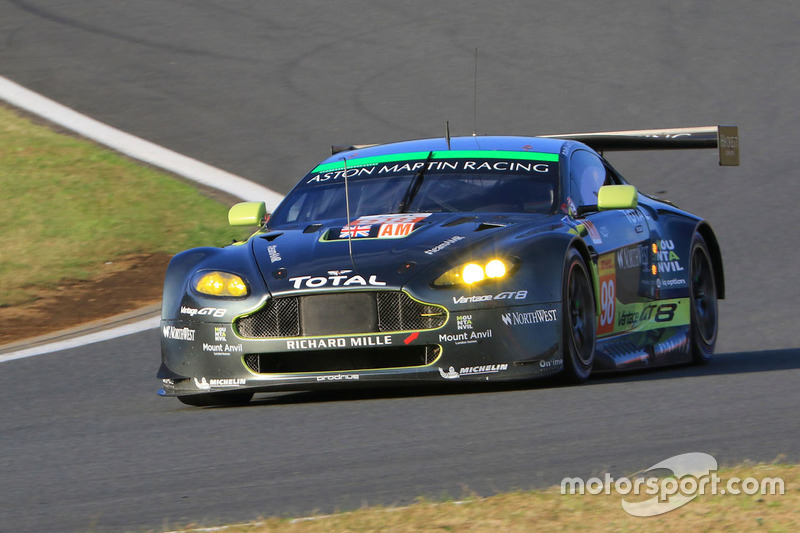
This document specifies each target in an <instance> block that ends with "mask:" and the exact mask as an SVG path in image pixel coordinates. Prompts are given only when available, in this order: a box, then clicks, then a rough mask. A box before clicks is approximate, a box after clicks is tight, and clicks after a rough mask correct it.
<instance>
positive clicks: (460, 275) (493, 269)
mask: <svg viewBox="0 0 800 533" xmlns="http://www.w3.org/2000/svg"><path fill="white" fill-rule="evenodd" d="M515 267H516V261H514V260H513V259H499V258H497V259H491V260H489V261H486V262H481V261H472V262H470V263H466V264H464V265H459V266H457V267H455V268H451V269H450V270H448V271H447V272H445V273H444V274H442V275H441V276H439V277H438V278H436V281H434V282H433V284H434V286H436V287H447V286H449V285H472V284H474V283H479V282H481V281H486V280H499V279H502V278H504V277H506V276H508V275H509V274H510V273H511V272H512V271H513V270H514V268H515Z"/></svg>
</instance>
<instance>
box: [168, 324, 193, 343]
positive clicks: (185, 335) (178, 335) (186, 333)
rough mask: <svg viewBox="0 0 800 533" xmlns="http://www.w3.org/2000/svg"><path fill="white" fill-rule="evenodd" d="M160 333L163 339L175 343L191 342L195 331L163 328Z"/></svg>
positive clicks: (170, 327)
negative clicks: (174, 341)
mask: <svg viewBox="0 0 800 533" xmlns="http://www.w3.org/2000/svg"><path fill="white" fill-rule="evenodd" d="M161 331H162V333H163V335H164V338H165V339H172V340H176V341H193V340H194V333H195V330H193V329H189V328H176V327H175V326H164V327H163V328H161Z"/></svg>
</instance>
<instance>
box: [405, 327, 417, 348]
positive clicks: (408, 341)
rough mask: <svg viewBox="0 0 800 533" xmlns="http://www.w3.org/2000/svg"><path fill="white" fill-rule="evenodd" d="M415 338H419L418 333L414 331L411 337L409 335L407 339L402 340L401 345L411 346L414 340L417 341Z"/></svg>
mask: <svg viewBox="0 0 800 533" xmlns="http://www.w3.org/2000/svg"><path fill="white" fill-rule="evenodd" d="M417 337H419V332H418V331H415V332H414V333H412V334H411V335H409V336H408V337H406V338H405V339H404V340H403V344H405V345H406V346H408V345H409V344H411V343H412V342H414V341H415V340H417Z"/></svg>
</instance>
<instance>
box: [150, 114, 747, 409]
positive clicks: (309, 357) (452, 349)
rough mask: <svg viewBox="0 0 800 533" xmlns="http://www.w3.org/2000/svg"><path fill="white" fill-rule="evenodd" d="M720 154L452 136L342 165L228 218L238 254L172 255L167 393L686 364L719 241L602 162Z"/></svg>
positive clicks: (245, 397)
mask: <svg viewBox="0 0 800 533" xmlns="http://www.w3.org/2000/svg"><path fill="white" fill-rule="evenodd" d="M662 148H717V149H718V150H719V153H720V163H721V164H738V132H737V130H736V128H735V127H721V126H720V127H710V128H689V129H677V130H660V131H632V132H604V133H595V134H574V135H555V136H547V137H477V136H472V137H458V138H452V139H450V138H441V139H426V140H415V141H407V142H399V143H393V144H386V145H377V146H360V147H350V148H347V149H343V150H342V151H337V153H335V154H334V155H333V156H332V157H330V158H328V159H327V160H325V161H323V162H322V163H320V164H319V165H317V166H316V167H315V168H314V169H313V170H312V171H311V172H310V173H309V174H308V175H306V176H305V177H304V178H303V179H302V180H300V182H299V183H298V184H297V186H295V188H294V189H292V191H291V192H290V193H289V194H288V195H287V196H286V198H285V199H284V200H283V202H282V203H281V204H280V206H279V207H278V208H277V209H276V210H275V212H274V213H272V214H271V216H265V215H266V212H265V211H266V210H265V206H264V203H263V202H245V203H242V204H237V205H235V206H233V207H232V208H231V210H230V213H229V221H230V223H231V224H233V225H257V226H260V228H259V229H258V230H257V231H256V232H255V233H254V234H253V235H252V236H251V237H250V238H249V239H248V240H247V241H245V242H238V243H235V244H233V245H231V246H227V247H225V248H212V247H209V248H196V249H192V250H188V251H186V252H183V253H180V254H178V255H176V256H175V257H174V258H173V260H172V262H171V263H170V266H169V269H168V271H167V275H166V281H165V284H164V299H163V307H162V322H161V329H162V338H161V341H162V358H163V363H162V365H161V368H160V370H159V372H158V377H159V378H160V379H161V380H162V383H163V388H162V389H161V391H160V394H162V395H165V396H177V397H178V399H180V400H181V401H182V402H184V403H187V404H190V405H212V404H231V403H242V402H247V401H249V400H250V398H251V397H252V395H253V393H255V392H266V391H274V390H305V389H312V388H320V387H321V388H325V387H334V386H337V385H344V384H347V385H348V386H352V385H355V384H361V385H371V386H381V385H387V384H397V383H419V384H422V383H428V384H430V383H452V382H476V381H481V382H485V381H496V380H512V379H529V378H535V377H543V376H550V375H555V374H559V375H561V376H562V377H563V378H565V379H567V380H568V381H572V382H580V381H583V380H585V379H586V378H588V377H589V375H590V373H592V372H605V371H615V370H626V369H634V368H642V367H652V366H657V365H666V364H675V363H681V362H690V361H694V362H697V363H705V362H706V361H708V359H709V357H710V356H711V354H712V352H713V350H714V344H715V341H716V336H717V299H719V298H723V297H724V292H725V284H724V277H723V268H722V259H721V255H720V251H719V246H718V243H717V238H716V237H715V235H714V232H713V230H712V229H711V227H710V226H709V224H708V223H707V222H705V221H704V220H703V219H702V218H700V217H697V216H695V215H691V214H689V213H686V212H684V211H682V210H680V209H678V208H677V207H675V206H674V205H673V204H671V203H669V202H666V201H664V200H658V199H655V198H652V197H650V196H646V195H644V194H642V193H640V192H639V191H637V190H636V188H635V187H634V186H633V185H630V184H628V182H627V181H626V180H625V179H623V178H622V176H620V175H619V173H618V172H616V171H615V170H614V169H613V168H612V167H611V166H610V165H609V164H608V162H606V161H605V159H603V157H601V156H600V155H599V152H601V151H608V150H639V149H662Z"/></svg>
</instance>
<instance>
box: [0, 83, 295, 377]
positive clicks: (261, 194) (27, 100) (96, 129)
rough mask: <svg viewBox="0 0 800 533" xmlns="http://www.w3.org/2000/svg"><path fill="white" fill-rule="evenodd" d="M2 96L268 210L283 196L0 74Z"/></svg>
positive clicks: (116, 333)
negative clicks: (52, 98)
mask: <svg viewBox="0 0 800 533" xmlns="http://www.w3.org/2000/svg"><path fill="white" fill-rule="evenodd" d="M0 100H3V101H5V102H7V103H8V104H10V105H11V106H13V107H17V108H19V109H23V110H25V111H27V112H28V113H32V114H34V115H37V116H40V117H42V118H43V119H45V120H48V121H50V122H53V123H55V124H58V125H59V126H61V127H63V128H66V129H68V130H70V131H73V132H75V133H77V134H79V135H82V136H83V137H87V138H89V139H91V140H93V141H95V142H98V143H100V144H102V145H105V146H108V147H109V148H112V149H113V150H116V151H118V152H121V153H123V154H125V155H127V156H128V157H132V158H133V159H138V160H139V161H144V162H145V163H149V164H151V165H153V166H156V167H159V168H162V169H164V170H167V171H169V172H173V173H175V174H178V175H179V176H183V177H184V178H187V179H189V180H192V181H195V182H197V183H201V184H203V185H206V186H208V187H213V188H214V189H218V190H220V191H224V192H226V193H228V194H231V195H233V196H236V197H238V198H241V199H243V200H263V201H264V202H265V203H266V204H267V211H269V212H272V211H274V210H275V208H276V207H277V206H278V204H279V203H280V201H281V200H282V199H283V196H282V195H281V194H279V193H277V192H275V191H273V190H272V189H268V188H267V187H264V186H262V185H259V184H257V183H253V182H252V181H249V180H246V179H244V178H242V177H240V176H237V175H235V174H231V173H229V172H225V171H224V170H220V169H218V168H216V167H212V166H211V165H207V164H205V163H203V162H201V161H197V160H196V159H192V158H191V157H186V156H185V155H182V154H179V153H177V152H173V151H172V150H168V149H167V148H164V147H163V146H159V145H157V144H154V143H151V142H150V141H145V140H144V139H140V138H139V137H136V136H133V135H130V134H128V133H125V132H124V131H120V130H118V129H116V128H112V127H111V126H108V125H106V124H103V123H102V122H98V121H96V120H94V119H92V118H89V117H87V116H86V115H82V114H80V113H78V112H77V111H74V110H72V109H70V108H68V107H66V106H64V105H61V104H59V103H58V102H55V101H53V100H50V99H49V98H45V97H44V96H42V95H40V94H38V93H35V92H33V91H31V90H29V89H26V88H25V87H23V86H21V85H19V84H17V83H14V82H13V81H11V80H9V79H6V78H4V77H2V76H0ZM158 324H159V318H158V317H152V318H147V319H145V320H141V321H139V322H135V323H132V324H127V325H125V326H119V327H116V328H111V329H108V330H106V331H102V332H99V333H92V334H89V335H85V336H83V337H75V338H73V339H69V340H66V341H59V342H54V343H51V344H46V345H42V346H37V347H35V348H27V349H23V350H18V351H16V352H11V353H8V354H5V355H2V356H0V363H2V362H5V361H12V360H14V359H21V358H23V357H32V356H34V355H42V354H45V353H50V352H55V351H58V350H66V349H68V348H74V347H77V346H83V345H85V344H91V343H95V342H100V341H104V340H109V339H113V338H116V337H122V336H124V335H130V334H131V333H137V332H139V331H144V330H146V329H151V328H155V327H158Z"/></svg>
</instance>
